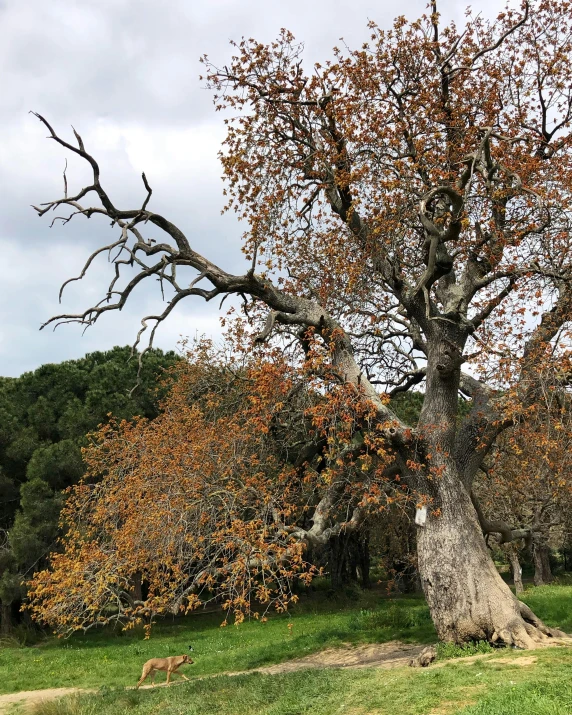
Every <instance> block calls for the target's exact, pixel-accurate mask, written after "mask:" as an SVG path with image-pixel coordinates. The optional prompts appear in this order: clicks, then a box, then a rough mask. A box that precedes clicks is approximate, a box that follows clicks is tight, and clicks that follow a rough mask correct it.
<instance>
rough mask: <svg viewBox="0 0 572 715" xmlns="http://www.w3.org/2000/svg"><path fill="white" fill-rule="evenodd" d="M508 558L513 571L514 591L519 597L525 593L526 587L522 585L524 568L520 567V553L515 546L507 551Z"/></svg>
mask: <svg viewBox="0 0 572 715" xmlns="http://www.w3.org/2000/svg"><path fill="white" fill-rule="evenodd" d="M507 554H508V558H509V560H510V567H511V569H512V580H513V582H514V590H515V593H516V595H517V596H518V595H519V594H520V593H522V592H523V591H524V586H523V585H522V567H521V565H520V560H519V558H518V551H517V550H516V549H515V548H514V546H510V547H509V548H508V549H507Z"/></svg>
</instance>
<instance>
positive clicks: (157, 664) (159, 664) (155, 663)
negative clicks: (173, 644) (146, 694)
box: [137, 655, 193, 687]
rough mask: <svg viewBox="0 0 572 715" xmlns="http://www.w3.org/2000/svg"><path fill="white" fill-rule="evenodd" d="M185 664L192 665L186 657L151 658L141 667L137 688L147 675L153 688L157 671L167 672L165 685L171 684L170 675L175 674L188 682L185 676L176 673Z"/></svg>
mask: <svg viewBox="0 0 572 715" xmlns="http://www.w3.org/2000/svg"><path fill="white" fill-rule="evenodd" d="M185 663H189V664H192V663H193V661H192V660H191V659H190V658H189V656H188V655H172V656H171V657H170V658H151V660H148V661H147V662H146V663H145V665H144V666H143V673H142V674H141V677H140V678H139V682H138V683H137V687H139V686H140V685H141V683H142V682H143V681H144V680H145V678H146V677H147V676H148V675H150V676H151V685H153V686H154V685H155V674H156V673H157V671H158V670H166V671H167V685H169V683H170V682H171V675H175V674H177V675H180V676H181V678H184V679H185V680H188V678H187V676H186V675H183V674H182V673H177V670H178V668H180V667H181V666H182V665H185Z"/></svg>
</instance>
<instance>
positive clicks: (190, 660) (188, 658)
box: [183, 655, 194, 665]
mask: <svg viewBox="0 0 572 715" xmlns="http://www.w3.org/2000/svg"><path fill="white" fill-rule="evenodd" d="M183 663H188V664H189V665H192V664H193V663H194V660H192V659H191V658H190V657H189V656H188V655H184V656H183Z"/></svg>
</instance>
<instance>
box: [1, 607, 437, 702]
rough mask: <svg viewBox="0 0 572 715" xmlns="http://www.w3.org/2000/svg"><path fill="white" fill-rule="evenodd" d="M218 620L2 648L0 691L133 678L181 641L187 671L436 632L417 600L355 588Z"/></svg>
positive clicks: (429, 636)
mask: <svg viewBox="0 0 572 715" xmlns="http://www.w3.org/2000/svg"><path fill="white" fill-rule="evenodd" d="M221 620H222V616H221V614H220V612H219V613H211V614H204V615H201V614H197V615H194V616H190V617H188V618H186V619H178V620H177V621H175V622H173V623H172V624H169V623H167V622H163V623H161V624H159V625H157V626H156V627H154V629H153V633H152V635H151V639H150V640H148V641H145V640H143V639H142V634H141V632H137V633H135V632H133V631H130V632H127V633H124V634H110V633H102V632H99V633H96V632H90V633H88V634H87V635H81V634H78V635H76V636H73V637H72V638H70V639H69V640H57V639H51V640H49V641H48V642H46V643H44V644H42V645H41V646H39V647H28V648H3V649H0V672H1V673H2V678H0V693H12V692H16V691H18V690H37V689H40V688H57V687H86V688H89V687H96V688H97V687H99V686H100V685H102V684H103V683H106V684H107V685H110V686H125V685H134V684H135V683H136V682H137V679H138V678H139V676H140V675H141V666H142V664H143V663H144V662H145V661H146V660H148V659H149V658H161V657H166V656H168V655H178V654H181V653H188V649H187V647H188V645H189V644H192V645H193V647H194V649H195V652H194V653H193V658H194V659H195V661H196V662H195V664H194V665H192V666H186V671H185V672H186V673H187V675H188V677H194V676H200V675H209V674H214V673H221V672H226V671H242V670H249V669H251V668H256V667H259V666H262V665H268V664H271V663H280V662H282V661H285V660H290V659H292V658H297V657H299V656H303V655H307V654H308V653H313V652H315V651H318V650H322V649H323V648H325V647H328V646H335V645H340V644H341V643H365V642H384V641H388V640H392V639H394V638H399V639H401V640H404V641H419V642H422V643H430V642H434V641H435V638H436V636H435V631H434V629H433V625H432V623H431V621H430V618H429V610H428V608H427V606H426V605H425V603H424V601H423V600H422V599H420V598H400V599H399V600H391V599H387V598H384V597H383V596H380V595H379V594H375V593H365V594H363V595H362V596H361V598H360V599H359V602H358V603H357V604H356V601H355V599H354V600H346V601H345V602H339V601H337V602H336V601H328V600H324V599H323V597H318V598H316V600H315V601H314V602H312V601H310V602H306V603H304V605H303V606H302V607H299V608H297V609H296V610H295V611H294V612H293V613H292V614H290V615H288V616H273V617H272V616H271V617H269V619H268V622H267V623H259V622H258V621H252V622H249V623H244V624H242V625H241V626H240V627H238V628H236V627H234V626H227V627H226V628H221V627H220V623H221ZM289 623H291V624H292V627H291V628H288V624H289ZM14 666H16V667H14ZM162 677H163V678H164V676H158V678H157V682H161V678H162Z"/></svg>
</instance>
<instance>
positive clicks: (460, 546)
mask: <svg viewBox="0 0 572 715" xmlns="http://www.w3.org/2000/svg"><path fill="white" fill-rule="evenodd" d="M432 487H433V489H432V491H433V492H434V493H435V492H437V497H438V502H439V503H438V508H439V510H440V511H439V513H438V514H431V515H429V516H428V518H427V521H426V523H425V526H423V527H418V559H419V572H420V575H421V582H422V585H423V591H424V592H425V597H426V599H427V602H428V604H429V608H430V611H431V616H432V618H433V622H434V624H435V628H436V629H437V634H438V636H439V639H440V640H443V641H454V642H456V643H463V642H466V641H470V640H487V641H490V642H492V643H496V642H502V643H504V644H506V645H515V646H518V647H521V648H534V647H535V646H536V645H537V644H538V643H539V642H541V641H543V640H545V638H546V636H564V634H563V633H562V632H560V631H556V630H553V629H550V628H547V627H546V626H545V625H544V624H543V623H542V621H540V620H539V619H538V618H537V617H536V616H535V615H534V613H532V611H531V610H530V609H529V608H528V607H527V606H525V605H524V604H523V603H521V602H520V601H519V600H518V599H517V598H516V597H515V596H514V594H513V593H512V591H511V590H510V588H509V587H508V585H507V584H506V583H505V582H504V581H503V580H502V578H501V577H500V575H499V573H498V571H497V569H496V567H495V565H494V563H493V561H492V559H491V557H490V555H489V553H488V550H487V547H486V544H485V541H484V538H483V535H482V532H481V529H480V527H479V522H478V519H477V515H476V513H475V510H474V507H473V505H472V503H471V499H470V497H469V495H468V493H467V491H466V489H465V487H464V486H463V484H462V482H461V480H460V478H459V477H458V475H456V474H455V470H454V466H452V465H449V469H446V470H444V472H443V473H442V474H441V475H440V477H438V478H437V479H435V480H434V481H433V483H432Z"/></svg>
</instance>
